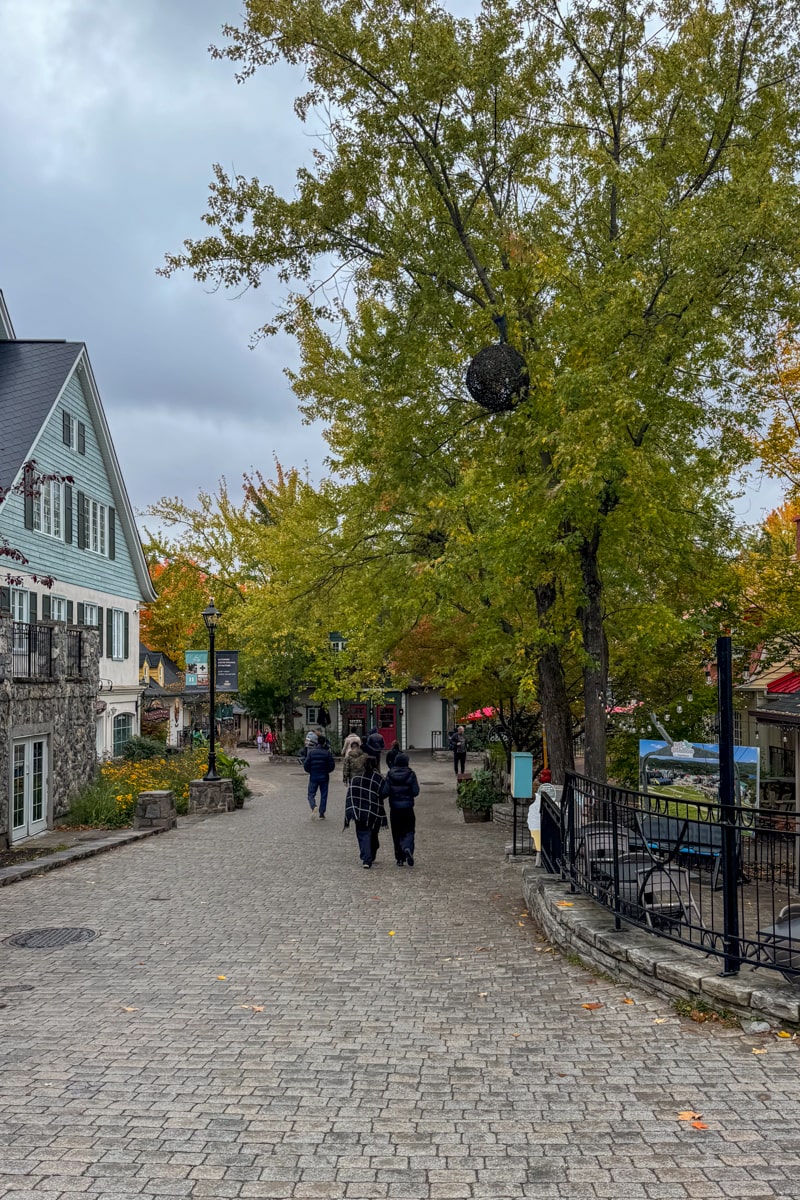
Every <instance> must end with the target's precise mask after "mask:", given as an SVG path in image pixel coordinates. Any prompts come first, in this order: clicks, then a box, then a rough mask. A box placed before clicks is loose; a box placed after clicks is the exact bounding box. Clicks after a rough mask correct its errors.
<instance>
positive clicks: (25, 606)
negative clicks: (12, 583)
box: [11, 588, 31, 625]
mask: <svg viewBox="0 0 800 1200" xmlns="http://www.w3.org/2000/svg"><path fill="white" fill-rule="evenodd" d="M11 617H12V620H14V621H21V622H22V623H23V624H24V625H27V624H28V622H29V621H30V619H31V594H30V592H28V591H26V590H25V589H24V588H12V589H11Z"/></svg>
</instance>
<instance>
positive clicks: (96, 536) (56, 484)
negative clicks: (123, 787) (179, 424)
mask: <svg viewBox="0 0 800 1200" xmlns="http://www.w3.org/2000/svg"><path fill="white" fill-rule="evenodd" d="M32 462H34V463H35V476H34V478H36V479H38V477H39V476H47V475H57V476H61V477H62V478H61V480H51V481H49V482H41V483H39V484H38V485H37V486H36V487H34V488H33V489H24V488H20V481H21V480H23V473H24V471H25V470H26V464H30V463H32ZM28 470H29V471H30V467H28ZM64 476H69V477H71V478H72V481H73V482H72V483H68V482H64V480H63V477H64ZM0 487H2V488H3V489H4V491H6V493H7V494H6V495H5V499H4V500H3V501H2V503H0V535H2V536H3V537H5V538H6V539H7V541H8V542H9V543H10V544H11V545H12V546H14V547H16V548H17V549H18V550H20V551H21V553H22V554H23V555H24V557H25V559H27V562H26V563H25V564H24V565H21V566H17V565H15V564H14V563H12V562H10V561H9V560H8V559H7V558H4V559H1V560H0V584H2V586H0V611H2V612H4V613H5V614H6V615H7V616H8V615H10V616H11V617H12V618H13V619H14V621H15V622H17V623H19V624H20V625H25V624H31V625H35V624H36V623H37V622H41V623H44V622H50V623H53V622H55V623H58V622H63V623H65V624H67V625H76V626H84V627H93V628H95V629H96V630H97V631H98V634H99V642H100V690H99V694H98V697H97V704H96V722H97V726H96V748H97V753H98V755H99V756H101V757H102V756H105V755H109V754H113V753H115V752H118V751H119V749H120V748H121V746H122V745H123V744H124V742H125V741H126V740H127V739H128V738H129V737H130V736H131V735H132V734H134V733H136V732H138V730H139V699H140V695H141V685H140V683H139V610H140V607H141V606H142V605H143V604H147V603H149V602H151V601H152V600H154V599H155V592H154V590H153V586H152V584H151V582H150V577H149V574H148V571H147V565H146V562H145V558H144V554H143V552H142V547H141V543H140V541H139V535H138V533H137V530H136V524H135V521H134V517H133V511H132V509H131V505H130V501H129V499H128V495H127V492H126V489H125V483H124V481H123V478H122V473H121V471H120V466H119V462H118V460H117V455H116V453H115V450H114V445H113V443H112V440H111V434H110V432H109V428H108V423H107V421H106V418H105V414H104V412H103V406H102V404H101V401H100V395H99V392H98V390H97V384H96V382H95V378H94V374H93V372H92V367H91V363H90V362H89V356H88V353H87V350H86V346H85V345H84V344H83V343H82V342H66V341H36V340H27V339H22V338H17V337H16V336H15V334H14V330H13V328H12V325H11V321H10V318H9V315H8V310H7V308H6V306H5V302H4V301H3V297H2V293H0ZM9 488H12V489H14V490H12V491H10V492H8V491H7V489H9ZM9 576H12V577H14V578H9ZM48 576H49V577H52V579H53V583H52V584H51V585H50V586H44V585H43V584H42V582H41V580H42V579H43V578H46V577H48ZM16 577H19V582H17V578H16Z"/></svg>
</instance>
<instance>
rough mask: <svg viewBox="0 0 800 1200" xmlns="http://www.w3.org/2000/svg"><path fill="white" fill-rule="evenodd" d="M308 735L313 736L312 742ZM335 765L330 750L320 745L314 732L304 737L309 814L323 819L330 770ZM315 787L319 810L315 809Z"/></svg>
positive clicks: (304, 766) (326, 803)
mask: <svg viewBox="0 0 800 1200" xmlns="http://www.w3.org/2000/svg"><path fill="white" fill-rule="evenodd" d="M310 737H313V738H314V741H313V743H311V742H309V738H310ZM335 767H336V762H335V760H334V757H333V755H332V754H331V752H330V750H326V749H325V747H324V746H320V744H319V742H318V741H317V738H316V734H309V735H308V737H307V738H306V757H305V760H304V762H303V770H304V771H305V772H306V774H307V775H308V806H309V808H310V809H311V816H312V817H317V816H318V817H319V818H320V820H324V819H325V810H326V808H327V807H328V784H329V783H330V777H331V772H332V771H333V770H334V769H335ZM317 789H319V811H317Z"/></svg>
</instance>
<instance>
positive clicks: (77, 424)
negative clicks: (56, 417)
mask: <svg viewBox="0 0 800 1200" xmlns="http://www.w3.org/2000/svg"><path fill="white" fill-rule="evenodd" d="M61 440H62V441H63V443H64V445H65V446H69V448H70V450H77V451H78V454H85V453H86V426H85V425H84V423H83V421H78V420H77V418H75V417H73V415H72V413H70V412H67V411H66V409H65V410H64V411H63V412H62V414H61Z"/></svg>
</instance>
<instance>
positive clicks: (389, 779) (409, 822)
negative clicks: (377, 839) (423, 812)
mask: <svg viewBox="0 0 800 1200" xmlns="http://www.w3.org/2000/svg"><path fill="white" fill-rule="evenodd" d="M381 795H382V796H388V798H389V820H390V822H391V826H392V840H393V842H394V857H395V862H396V863H397V865H398V867H402V866H403V865H404V864H405V863H407V864H408V866H409V867H413V865H414V830H415V828H416V818H415V816H414V800H415V799H416V797H417V796H418V795H419V782H418V780H417V777H416V775H415V774H414V772H413V771H412V770H411V767H410V766H409V765H408V755H407V754H398V756H397V758H396V759H395V760H394V766H393V767H392V769H391V770H390V771H389V774H388V775H387V776H386V778H385V779H384V781H383V784H382V785H381Z"/></svg>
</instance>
